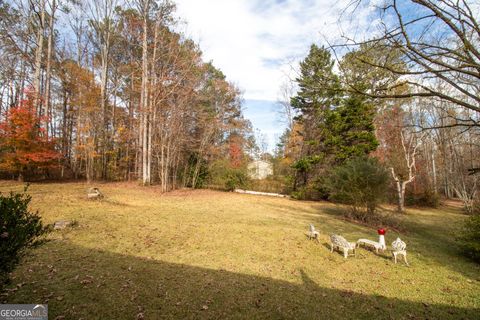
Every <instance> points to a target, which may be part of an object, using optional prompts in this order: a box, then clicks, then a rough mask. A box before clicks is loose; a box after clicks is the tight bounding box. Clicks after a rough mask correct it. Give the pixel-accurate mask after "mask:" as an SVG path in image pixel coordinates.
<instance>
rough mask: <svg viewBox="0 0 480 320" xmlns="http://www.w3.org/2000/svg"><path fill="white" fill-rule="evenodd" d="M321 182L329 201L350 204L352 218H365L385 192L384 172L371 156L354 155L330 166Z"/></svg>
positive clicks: (371, 212) (385, 178)
mask: <svg viewBox="0 0 480 320" xmlns="http://www.w3.org/2000/svg"><path fill="white" fill-rule="evenodd" d="M325 183H326V187H327V188H328V190H329V193H330V199H331V200H333V201H337V202H340V203H345V204H348V205H350V206H351V212H352V213H353V214H354V216H355V218H357V219H360V220H362V221H366V220H367V219H368V215H369V214H373V213H375V210H376V207H377V205H378V203H379V202H380V201H381V200H382V199H383V197H384V195H385V191H386V189H387V183H388V172H387V170H386V169H385V168H384V167H383V166H382V165H380V164H379V163H378V161H377V160H376V159H374V158H355V159H352V160H349V161H347V162H345V163H344V164H342V165H340V166H338V167H336V168H334V169H333V171H332V173H331V174H330V175H329V176H328V178H327V179H326V181H325Z"/></svg>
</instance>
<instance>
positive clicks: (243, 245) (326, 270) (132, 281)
mask: <svg viewBox="0 0 480 320" xmlns="http://www.w3.org/2000/svg"><path fill="white" fill-rule="evenodd" d="M87 188H88V186H87V185H86V184H82V183H65V184H33V185H31V186H30V189H29V192H30V193H31V194H32V196H33V201H32V207H33V208H34V209H38V210H39V211H40V213H41V215H42V216H43V220H44V222H45V223H53V222H54V221H56V220H63V219H67V220H72V219H73V220H76V221H78V226H77V227H75V228H70V229H66V230H63V231H56V232H54V233H52V234H51V236H50V237H49V238H50V239H51V241H49V242H48V243H47V244H45V245H44V246H42V247H40V248H39V249H37V250H33V251H30V252H29V253H28V255H27V257H26V258H25V259H24V260H23V262H22V264H21V265H20V266H19V267H18V268H17V269H16V271H15V272H14V273H13V275H12V278H13V281H12V283H11V284H10V285H9V287H8V288H9V290H7V291H6V292H4V293H3V295H2V297H1V300H3V301H4V302H7V303H48V305H49V313H50V319H55V318H56V317H58V316H63V317H64V319H85V320H87V319H135V318H138V319H225V318H242V319H345V318H358V319H373V318H375V319H474V318H477V319H478V316H479V314H480V267H479V266H478V265H476V264H473V263H471V262H469V261H468V260H466V259H464V258H463V257H462V256H461V255H460V253H459V248H458V247H457V245H456V243H455V241H454V237H455V236H456V235H457V232H458V228H459V227H460V225H461V223H462V220H463V219H464V218H465V216H463V215H462V214H460V213H459V211H458V209H453V208H443V209H441V210H419V209H418V210H409V211H408V214H407V215H406V216H405V217H404V218H403V220H404V221H403V225H404V229H405V230H406V231H405V232H404V233H403V234H401V237H402V239H403V240H404V241H405V242H406V243H407V250H408V254H409V255H408V259H409V262H410V267H407V266H405V265H404V264H403V262H402V263H399V264H397V265H395V264H393V262H392V260H391V258H390V256H389V254H388V253H385V254H379V255H376V254H375V253H374V252H371V251H367V250H365V249H359V250H358V253H357V257H356V258H354V257H349V258H348V259H344V258H343V256H342V255H341V254H339V253H330V250H329V249H328V248H327V241H328V235H329V234H330V233H333V232H335V233H339V234H342V235H344V236H345V237H346V238H347V240H349V241H355V240H357V239H358V238H364V237H367V238H371V239H374V240H375V239H377V235H376V230H375V229H373V228H368V227H363V226H359V225H356V224H352V223H349V222H346V221H344V220H342V219H341V218H340V217H339V216H338V210H337V209H336V208H335V206H333V205H331V204H328V203H318V202H306V201H294V200H289V199H282V198H270V197H262V196H251V195H243V194H232V193H222V192H214V191H208V190H198V191H176V192H172V193H170V194H166V195H162V194H160V193H159V192H158V191H157V189H156V188H155V187H152V188H142V187H137V186H135V185H131V184H105V185H100V189H101V190H102V192H104V193H105V195H106V198H105V199H104V200H102V201H88V200H86V189H87ZM21 189H22V186H21V185H20V184H17V183H14V182H5V181H4V182H0V191H2V192H6V191H9V190H18V191H20V190H21ZM309 223H314V224H315V226H316V227H317V229H319V231H320V232H321V236H320V243H319V244H317V243H315V242H314V241H308V240H307V238H306V236H305V232H306V230H307V226H308V224H309ZM396 237H397V234H396V233H395V232H393V231H390V232H388V233H387V236H386V240H387V244H388V245H390V243H391V242H392V241H393V240H394V239H395V238H396ZM58 319H63V318H62V317H59V318H58Z"/></svg>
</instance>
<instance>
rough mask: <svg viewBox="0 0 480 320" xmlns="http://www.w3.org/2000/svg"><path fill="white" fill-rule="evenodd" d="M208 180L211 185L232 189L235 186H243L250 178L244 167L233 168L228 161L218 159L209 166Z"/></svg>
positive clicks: (235, 187)
mask: <svg viewBox="0 0 480 320" xmlns="http://www.w3.org/2000/svg"><path fill="white" fill-rule="evenodd" d="M208 181H209V184H210V186H211V187H214V188H220V189H223V190H227V191H233V190H235V189H237V188H245V187H246V186H247V185H248V183H249V181H250V179H249V177H248V173H247V168H246V167H244V166H241V167H238V168H234V167H231V165H230V164H229V162H228V161H222V160H219V161H216V162H214V163H213V164H212V165H211V167H210V168H209V172H208Z"/></svg>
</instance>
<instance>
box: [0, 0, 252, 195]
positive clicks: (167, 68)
mask: <svg viewBox="0 0 480 320" xmlns="http://www.w3.org/2000/svg"><path fill="white" fill-rule="evenodd" d="M174 12H175V5H174V3H172V2H170V1H168V0H164V1H154V0H135V1H129V2H124V1H120V0H100V1H73V0H11V1H3V0H2V1H0V21H1V22H0V57H1V58H0V59H1V60H0V68H1V75H0V123H1V125H0V130H1V131H2V137H0V170H1V171H2V172H3V175H6V176H15V177H18V178H19V179H23V178H25V176H29V177H35V176H36V177H38V176H47V177H48V176H49V177H52V178H53V177H55V178H58V177H65V178H85V179H87V180H88V181H92V180H137V179H138V180H140V181H141V182H142V183H143V184H144V185H149V184H152V183H155V184H159V185H160V186H161V189H162V190H163V191H168V190H171V189H174V188H177V187H182V186H191V187H198V186H201V185H202V183H204V182H205V179H207V173H208V172H209V170H210V168H212V167H215V168H218V167H221V168H223V171H225V170H227V171H228V170H230V169H235V168H236V167H240V166H242V165H243V164H244V162H245V159H246V151H245V150H247V149H248V148H249V146H251V145H252V133H251V131H252V130H251V125H250V123H249V121H248V120H246V119H244V117H243V115H242V110H241V102H242V100H241V92H240V90H239V89H238V88H237V87H235V86H234V85H233V84H232V83H230V82H228V81H227V80H226V77H225V75H224V74H223V73H222V71H221V70H219V69H218V68H216V67H215V66H214V65H213V64H212V63H210V62H203V60H202V52H201V51H200V49H199V47H198V45H197V44H196V43H194V42H193V41H192V40H191V39H188V38H187V37H186V36H185V35H184V34H183V33H182V32H180V31H179V30H180V24H179V22H178V20H177V19H176V18H175V16H174ZM22 115H24V116H23V117H22ZM26 119H28V120H26ZM27 140H28V141H29V143H28V144H27V143H25V141H27ZM225 159H226V160H225ZM210 171H215V170H210ZM216 172H220V174H221V172H222V170H216Z"/></svg>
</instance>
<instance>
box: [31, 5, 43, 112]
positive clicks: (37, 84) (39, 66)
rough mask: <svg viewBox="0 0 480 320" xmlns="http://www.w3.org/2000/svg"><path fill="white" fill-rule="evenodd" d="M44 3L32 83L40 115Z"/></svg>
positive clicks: (41, 7) (41, 11) (35, 102)
mask: <svg viewBox="0 0 480 320" xmlns="http://www.w3.org/2000/svg"><path fill="white" fill-rule="evenodd" d="M45 1H46V0H41V1H40V21H39V26H38V30H37V48H36V50H35V78H34V80H33V81H34V82H33V87H34V90H35V93H34V94H35V96H34V105H35V108H37V112H38V114H41V100H40V97H41V92H40V91H41V87H40V85H41V78H42V72H41V71H42V54H43V38H44V34H43V33H44V27H45Z"/></svg>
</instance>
